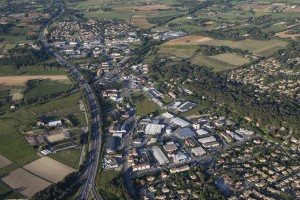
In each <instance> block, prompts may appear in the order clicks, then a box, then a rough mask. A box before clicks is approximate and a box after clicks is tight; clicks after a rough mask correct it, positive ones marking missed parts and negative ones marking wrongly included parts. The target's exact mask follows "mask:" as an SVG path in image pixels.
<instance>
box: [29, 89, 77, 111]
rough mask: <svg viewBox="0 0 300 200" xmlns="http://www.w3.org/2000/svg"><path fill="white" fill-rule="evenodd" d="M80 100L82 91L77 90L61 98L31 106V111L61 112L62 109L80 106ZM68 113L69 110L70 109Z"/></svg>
mask: <svg viewBox="0 0 300 200" xmlns="http://www.w3.org/2000/svg"><path fill="white" fill-rule="evenodd" d="M79 100H80V93H79V92H76V93H73V94H70V95H67V96H64V97H62V98H59V99H55V100H52V101H49V102H46V103H43V104H41V105H37V106H32V107H30V108H29V110H30V111H32V112H34V113H43V114H48V113H51V112H59V111H60V110H62V109H67V108H72V107H74V106H78V103H79ZM68 114H70V113H69V110H68Z"/></svg>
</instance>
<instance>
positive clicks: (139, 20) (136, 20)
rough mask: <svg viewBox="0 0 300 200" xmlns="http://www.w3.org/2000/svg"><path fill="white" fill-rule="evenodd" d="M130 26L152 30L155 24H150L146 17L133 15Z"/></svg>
mask: <svg viewBox="0 0 300 200" xmlns="http://www.w3.org/2000/svg"><path fill="white" fill-rule="evenodd" d="M130 24H131V25H133V26H137V27H141V28H145V29H147V28H151V27H152V26H154V24H150V23H149V22H148V20H147V18H146V16H141V15H133V16H132V17H131V20H130Z"/></svg>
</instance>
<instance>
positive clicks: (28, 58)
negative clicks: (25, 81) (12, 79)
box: [0, 47, 51, 68]
mask: <svg viewBox="0 0 300 200" xmlns="http://www.w3.org/2000/svg"><path fill="white" fill-rule="evenodd" d="M50 58H51V55H50V54H49V53H48V52H47V51H46V49H44V48H42V49H41V50H35V49H32V48H30V47H25V48H15V49H12V50H10V57H8V58H7V57H5V58H1V59H0V66H2V65H9V66H11V67H14V68H19V67H21V66H28V65H38V64H39V63H41V62H43V61H46V60H48V59H50Z"/></svg>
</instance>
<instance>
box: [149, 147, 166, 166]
mask: <svg viewBox="0 0 300 200" xmlns="http://www.w3.org/2000/svg"><path fill="white" fill-rule="evenodd" d="M152 153H153V156H154V157H155V159H156V160H157V162H158V163H159V164H160V165H162V164H166V163H169V160H168V158H167V157H166V156H165V154H164V153H163V152H162V150H161V149H160V148H159V147H158V146H153V147H152Z"/></svg>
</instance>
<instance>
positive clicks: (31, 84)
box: [24, 79, 71, 99]
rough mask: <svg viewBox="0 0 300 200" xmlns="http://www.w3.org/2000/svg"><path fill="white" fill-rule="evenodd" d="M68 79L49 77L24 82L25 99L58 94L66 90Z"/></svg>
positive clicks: (68, 85) (69, 83) (68, 83)
mask: <svg viewBox="0 0 300 200" xmlns="http://www.w3.org/2000/svg"><path fill="white" fill-rule="evenodd" d="M70 85H71V82H70V80H68V79H66V80H51V79H45V80H40V79H35V80H29V81H28V82H27V84H26V90H25V92H24V97H25V98H27V99H30V98H34V97H40V96H49V97H50V96H51V95H52V94H59V93H63V92H67V91H68V89H69V88H70Z"/></svg>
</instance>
